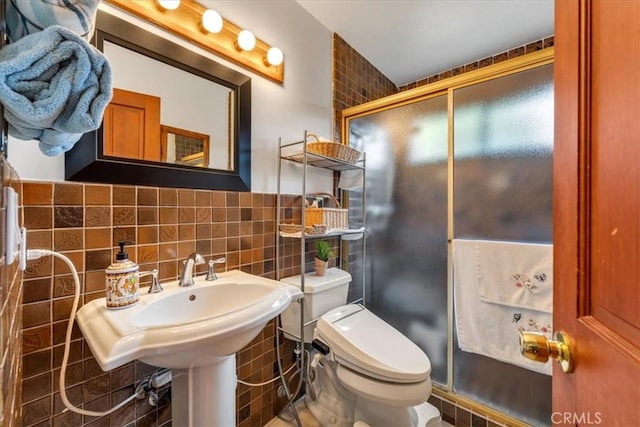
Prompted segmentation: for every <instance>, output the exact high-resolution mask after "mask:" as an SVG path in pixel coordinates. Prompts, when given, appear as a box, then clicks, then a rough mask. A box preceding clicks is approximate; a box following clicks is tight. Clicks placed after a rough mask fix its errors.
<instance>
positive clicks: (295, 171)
mask: <svg viewBox="0 0 640 427" xmlns="http://www.w3.org/2000/svg"><path fill="white" fill-rule="evenodd" d="M200 3H202V4H204V5H205V6H208V7H211V8H215V9H216V10H218V11H219V12H220V13H221V14H222V16H224V17H225V18H226V19H228V20H229V21H231V22H233V23H235V24H236V25H238V26H240V27H243V28H247V29H249V30H251V31H253V33H254V34H256V37H258V38H260V39H262V40H264V41H265V42H267V43H269V44H271V45H275V46H278V47H279V48H280V49H282V51H283V52H284V55H285V71H284V84H282V85H279V84H277V83H273V82H271V81H270V80H267V79H265V78H263V77H261V76H259V75H257V74H254V73H251V72H249V71H248V70H246V69H244V68H241V67H238V66H236V65H234V64H232V63H230V62H228V61H225V60H224V59H222V58H220V57H216V56H214V55H213V54H209V53H207V52H204V51H203V50H201V49H199V48H198V47H195V46H192V45H189V44H188V43H187V42H184V41H183V40H181V39H179V38H177V37H174V36H172V35H170V34H167V33H165V32H163V31H162V30H160V29H158V28H156V27H154V26H152V25H150V24H147V23H145V22H141V21H140V20H138V19H136V18H134V17H131V16H130V15H127V14H124V13H123V12H121V11H119V10H118V9H115V8H114V7H112V6H110V5H107V4H105V3H102V4H101V5H100V8H101V9H102V10H105V11H107V12H109V13H112V14H115V15H117V16H119V17H121V18H123V19H127V20H128V21H132V22H135V23H136V24H138V25H139V26H141V27H143V28H145V29H146V30H148V31H152V32H154V33H156V34H161V35H163V36H164V37H166V38H168V39H170V40H171V41H173V42H174V43H178V44H181V45H183V46H185V47H188V48H190V49H192V50H194V51H196V52H198V53H199V54H201V55H204V56H207V57H209V58H211V59H213V60H215V61H217V62H220V63H222V64H224V65H226V66H228V67H230V68H233V69H235V70H238V71H240V72H242V73H245V74H247V75H250V76H251V77H252V81H251V90H252V96H251V98H252V111H251V114H252V120H251V122H252V126H251V143H252V170H251V174H252V175H251V190H252V191H253V192H261V193H274V192H275V191H276V185H277V174H276V170H277V169H276V168H277V164H278V163H277V162H278V161H279V160H278V137H282V138H283V139H284V141H294V140H299V139H301V138H302V136H303V132H304V130H305V129H306V130H309V131H312V132H314V133H317V134H319V135H327V136H329V135H332V134H333V133H332V128H331V127H332V122H333V120H332V114H333V113H332V80H331V79H332V71H331V68H332V65H331V61H332V53H331V49H332V42H331V40H332V35H331V32H330V31H329V30H328V29H327V28H325V27H324V26H323V25H322V24H320V23H319V22H318V21H317V20H316V19H315V18H314V17H312V16H311V15H310V14H309V13H308V12H307V11H306V10H305V9H304V8H302V7H301V6H299V5H298V3H297V2H295V1H242V0H240V1H212V0H200ZM8 151H9V153H8V158H9V161H10V163H11V164H12V165H13V167H14V168H15V169H16V170H17V172H18V174H19V175H20V177H21V179H23V180H47V181H63V180H64V155H61V156H57V157H47V156H45V155H43V154H42V153H41V152H40V151H39V150H38V148H37V142H35V141H19V140H16V139H14V138H11V137H10V138H9V147H8ZM283 177H284V179H283V187H282V191H283V192H287V193H299V192H300V185H299V182H300V178H301V174H300V173H299V167H298V166H295V165H291V164H286V163H284V162H283ZM309 177H310V181H309V182H308V184H309V187H308V188H307V189H308V191H323V190H328V189H330V188H331V173H330V172H328V171H318V170H310V173H309Z"/></svg>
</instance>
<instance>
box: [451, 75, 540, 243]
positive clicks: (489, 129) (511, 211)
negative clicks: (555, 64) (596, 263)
mask: <svg viewBox="0 0 640 427" xmlns="http://www.w3.org/2000/svg"><path fill="white" fill-rule="evenodd" d="M552 151H553V68H552V65H545V66H541V67H537V68H534V69H531V70H527V71H522V72H519V73H516V74H511V75H509V76H506V77H501V78H498V79H494V80H490V81H487V82H483V83H478V84H475V85H472V86H467V87H464V88H461V89H457V90H456V91H455V92H454V159H455V162H454V201H455V213H454V215H455V217H454V218H455V221H454V224H455V233H454V234H455V237H456V238H489V239H505V240H526V241H535V242H550V241H551V231H552V226H551V225H552V224H551V208H552V206H551V203H552V194H551V189H552V161H551V155H552ZM479 206H482V209H478V207H479Z"/></svg>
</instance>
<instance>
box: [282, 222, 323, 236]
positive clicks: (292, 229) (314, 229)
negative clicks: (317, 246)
mask: <svg viewBox="0 0 640 427" xmlns="http://www.w3.org/2000/svg"><path fill="white" fill-rule="evenodd" d="M278 228H279V230H280V232H281V233H287V234H294V233H300V231H301V230H302V226H301V225H300V224H278ZM326 232H327V226H326V225H324V224H317V225H307V226H305V227H304V234H305V235H307V236H317V235H321V234H324V233H326Z"/></svg>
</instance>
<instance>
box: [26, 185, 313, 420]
mask: <svg viewBox="0 0 640 427" xmlns="http://www.w3.org/2000/svg"><path fill="white" fill-rule="evenodd" d="M22 191H23V209H24V213H25V226H26V227H27V229H28V230H29V231H28V240H27V241H28V246H29V248H31V249H34V248H45V249H53V250H55V251H59V252H61V253H63V254H65V255H66V256H68V257H69V258H70V259H71V260H72V261H73V263H74V265H75V266H76V268H77V269H78V272H79V275H80V279H81V281H82V285H83V292H82V302H85V303H86V302H88V301H91V300H92V299H94V298H100V297H103V296H104V268H106V267H107V266H108V265H109V264H110V263H111V260H112V259H113V256H114V254H115V252H117V246H116V245H117V242H118V241H119V240H132V241H135V242H136V244H135V245H132V246H131V247H130V248H129V249H128V252H129V256H130V258H131V259H133V260H134V261H137V262H138V263H139V264H140V269H141V271H145V270H150V269H154V268H157V269H158V270H159V277H160V280H161V281H168V280H173V279H175V278H177V275H178V273H179V270H180V261H181V260H182V259H184V258H185V257H186V256H188V255H189V254H190V253H191V252H194V251H197V252H199V253H200V254H202V255H203V256H205V257H206V258H207V259H209V258H212V257H213V258H216V257H220V256H226V258H227V263H226V266H224V267H221V268H220V270H221V271H222V270H223V269H227V270H232V269H240V270H243V271H246V272H249V273H252V274H256V275H259V276H263V277H268V278H275V261H276V260H275V253H276V250H275V245H276V242H275V217H276V215H275V211H276V207H275V206H276V199H275V195H273V194H258V193H238V192H224V191H207V190H190V189H175V188H155V187H135V186H117V185H113V186H112V185H94V184H78V183H52V182H27V181H25V182H23V183H22ZM295 199H296V198H295V197H293V196H289V197H284V200H283V207H282V215H283V217H286V218H288V219H290V220H291V221H290V222H293V221H299V219H300V208H299V207H298V206H299V205H300V202H299V198H297V200H298V201H297V202H295V203H294V200H295ZM289 240H291V241H290V242H288V243H283V244H282V246H281V252H280V253H281V255H282V256H281V260H282V262H283V264H282V266H283V275H282V276H283V277H284V276H287V275H293V274H299V273H300V267H299V266H300V245H299V241H296V242H297V244H296V243H292V242H293V240H292V239H289ZM310 256H311V255H310V254H307V255H306V258H307V259H308V258H309V257H310ZM198 271H199V272H200V273H205V272H206V266H205V265H203V266H199V267H198ZM142 283H143V286H147V285H148V284H149V283H148V280H147V282H146V283H145V282H144V281H143V282H142ZM142 292H144V291H142ZM72 295H73V283H72V280H71V276H70V274H69V272H68V271H67V269H66V267H65V266H64V265H63V264H61V263H59V262H58V261H57V260H56V261H54V260H52V259H51V258H50V257H46V258H41V259H39V260H34V261H30V262H29V263H28V267H27V270H26V271H25V273H24V302H23V310H24V316H23V317H24V318H23V323H22V327H23V337H24V343H23V345H22V348H23V352H24V356H23V363H24V380H23V389H22V400H23V404H22V405H23V406H22V408H23V416H22V420H21V425H24V426H25V427H27V426H33V425H38V426H40V425H58V426H65V425H74V426H77V425H91V426H98V425H100V426H103V425H104V426H108V425H111V426H118V427H120V426H125V425H127V426H129V425H130V426H133V425H137V426H159V425H170V424H171V407H170V406H171V405H170V398H169V396H168V394H167V393H168V390H167V391H166V392H165V393H164V394H163V395H162V396H161V400H160V405H159V406H158V407H155V408H154V407H151V406H149V405H148V404H147V403H146V400H145V401H140V402H138V403H131V404H129V405H127V406H125V407H124V408H122V409H121V410H118V411H117V412H115V413H114V414H112V415H110V416H105V417H103V418H101V419H98V420H95V419H94V418H93V417H83V416H81V415H77V414H74V413H72V412H66V413H62V410H63V405H62V404H61V401H60V396H59V392H58V391H59V388H58V378H59V371H60V364H61V357H62V350H63V344H64V335H65V331H66V326H67V319H68V316H69V311H70V307H71V302H72ZM275 331H276V329H275V325H274V322H270V323H269V324H268V325H267V327H265V329H264V330H263V331H262V333H261V334H260V335H258V337H256V338H255V339H254V340H253V342H252V343H250V344H249V345H248V346H247V347H246V348H245V349H243V350H241V351H240V352H239V353H238V355H237V372H238V378H239V379H240V380H243V381H248V382H253V383H257V382H262V381H265V380H268V379H270V378H272V377H273V375H274V372H276V371H275V366H276V356H275ZM283 341H284V340H283ZM282 356H283V359H284V364H285V368H287V367H288V366H291V363H292V362H293V345H292V343H291V342H288V341H286V342H285V344H284V345H283V350H282ZM154 369H155V368H153V367H150V366H148V365H145V364H144V363H140V362H136V363H129V364H127V365H125V366H122V367H120V368H118V369H115V370H113V371H110V372H106V373H105V372H103V371H102V370H101V369H100V368H99V367H98V365H97V363H96V361H95V359H94V358H93V355H92V354H91V351H90V350H89V348H88V347H87V345H86V344H85V342H84V339H83V338H82V334H81V333H80V332H79V330H78V329H77V327H76V328H75V329H74V333H73V338H72V346H71V357H70V360H69V370H68V379H67V390H68V394H69V396H70V400H71V401H72V402H73V403H75V404H76V405H78V406H80V407H84V408H91V409H93V410H105V409H108V408H109V407H110V406H111V405H114V404H115V403H117V402H119V401H121V400H122V398H123V397H127V396H129V395H130V394H131V393H132V392H133V390H134V388H135V385H136V383H137V382H138V381H139V380H141V379H142V378H143V377H144V376H146V375H149V374H150V373H152V372H153V370H154ZM279 385H280V383H279V382H275V383H273V384H271V385H268V386H262V387H256V388H249V387H248V386H245V385H241V384H239V385H238V389H237V395H236V398H237V422H238V425H240V426H262V425H264V424H266V423H267V422H268V421H269V420H270V419H271V418H273V417H274V415H275V414H276V413H277V411H279V410H280V409H281V408H282V407H283V406H284V403H285V402H284V401H283V399H281V398H280V399H279V398H278V397H277V394H276V390H277V387H278V386H279Z"/></svg>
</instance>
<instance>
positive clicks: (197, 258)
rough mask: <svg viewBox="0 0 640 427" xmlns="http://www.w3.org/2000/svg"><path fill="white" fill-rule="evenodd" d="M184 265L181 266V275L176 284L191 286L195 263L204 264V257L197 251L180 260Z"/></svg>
mask: <svg viewBox="0 0 640 427" xmlns="http://www.w3.org/2000/svg"><path fill="white" fill-rule="evenodd" d="M182 263H183V264H184V267H183V268H182V275H181V276H180V281H179V282H178V286H193V270H194V268H195V266H196V265H200V264H204V257H203V256H202V255H200V254H199V253H196V252H194V253H192V254H191V255H189V256H188V257H187V259H186V260H184V261H183V262H182Z"/></svg>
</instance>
